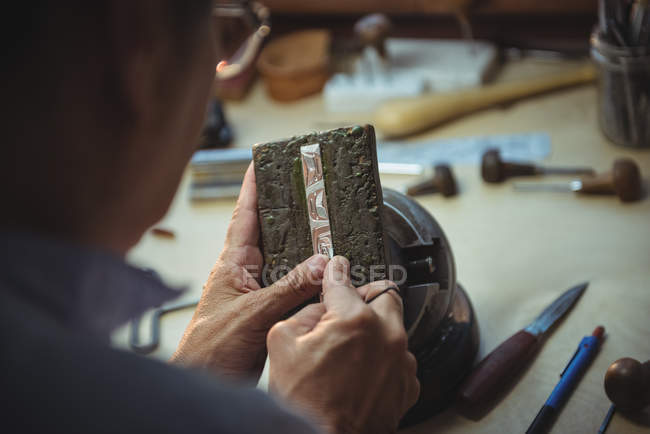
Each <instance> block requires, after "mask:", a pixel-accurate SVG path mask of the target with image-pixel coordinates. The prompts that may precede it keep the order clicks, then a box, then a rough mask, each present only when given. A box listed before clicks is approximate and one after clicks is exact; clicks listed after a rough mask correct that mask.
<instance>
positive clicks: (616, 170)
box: [514, 158, 643, 202]
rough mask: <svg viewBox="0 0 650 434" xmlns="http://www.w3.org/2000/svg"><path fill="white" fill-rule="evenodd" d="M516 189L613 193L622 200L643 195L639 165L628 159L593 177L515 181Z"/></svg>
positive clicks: (626, 200)
mask: <svg viewBox="0 0 650 434" xmlns="http://www.w3.org/2000/svg"><path fill="white" fill-rule="evenodd" d="M514 187H515V190H517V191H562V192H571V191H573V192H575V193H581V194H615V195H617V196H618V197H619V199H621V201H622V202H634V201H637V200H639V199H641V197H642V196H643V192H642V189H641V174H640V172H639V166H637V164H636V163H635V162H634V161H633V160H631V159H629V158H621V159H618V160H616V161H615V162H614V167H613V168H612V170H611V171H609V172H606V173H602V174H600V175H597V176H593V177H588V176H585V177H582V178H581V179H578V180H575V181H571V182H570V183H568V184H548V183H532V182H529V183H521V182H520V183H516V184H514Z"/></svg>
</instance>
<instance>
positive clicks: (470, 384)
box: [457, 282, 589, 420]
mask: <svg viewBox="0 0 650 434" xmlns="http://www.w3.org/2000/svg"><path fill="white" fill-rule="evenodd" d="M588 285H589V283H588V282H585V283H581V284H579V285H576V286H574V287H573V288H571V289H569V290H567V291H566V292H564V293H563V294H562V295H561V296H559V297H558V298H557V299H556V300H555V301H554V302H553V303H551V304H550V305H549V306H548V307H547V308H546V309H544V311H543V312H542V313H541V314H540V315H539V316H538V317H537V318H536V319H535V321H533V322H532V323H530V324H529V325H528V326H527V327H526V328H524V329H522V330H519V331H518V332H517V333H515V334H514V335H512V336H511V337H510V338H508V339H507V340H506V341H504V342H503V343H501V345H499V346H498V347H497V348H496V349H494V350H493V351H492V352H491V353H490V354H488V355H487V357H485V358H484V359H483V360H482V361H481V362H480V363H479V364H478V365H477V366H476V368H474V371H473V372H472V373H471V374H470V375H469V377H468V378H467V379H466V380H465V382H464V383H463V384H462V385H461V387H460V389H459V394H458V406H457V408H458V410H459V412H460V413H461V414H462V415H464V416H466V417H468V418H470V419H474V420H477V419H480V418H481V417H483V416H484V415H485V414H486V413H487V412H488V411H489V410H491V409H492V407H493V406H494V405H495V404H496V402H497V401H498V399H499V398H500V397H501V396H503V392H504V391H505V390H507V389H509V386H511V385H512V382H513V381H514V379H516V378H517V377H518V374H520V373H521V372H522V371H523V370H524V368H525V367H526V366H527V365H528V362H529V361H530V360H531V359H532V357H533V356H534V355H535V354H536V352H537V349H538V348H539V347H540V346H541V344H542V342H543V338H544V337H545V335H546V332H548V330H549V329H550V328H551V327H552V326H553V325H554V324H556V323H557V321H558V320H559V319H560V318H562V317H563V316H564V314H566V313H567V312H568V311H569V309H570V308H571V307H572V306H573V305H574V304H575V302H576V301H577V300H578V298H580V296H581V295H582V293H583V292H584V291H585V289H586V288H587V286H588Z"/></svg>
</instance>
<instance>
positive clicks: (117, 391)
mask: <svg viewBox="0 0 650 434" xmlns="http://www.w3.org/2000/svg"><path fill="white" fill-rule="evenodd" d="M8 307H9V305H8V304H5V305H4V307H3V308H0V315H3V318H2V319H0V323H1V324H0V336H1V337H2V340H3V347H2V350H1V354H2V357H1V358H2V365H3V369H2V370H0V386H1V389H2V390H3V395H4V397H5V399H3V401H5V403H4V404H3V405H4V407H5V408H4V410H6V414H7V417H8V418H9V419H14V420H13V421H11V420H6V419H5V421H4V422H5V423H9V425H10V426H11V425H14V426H21V427H23V429H22V431H23V432H65V433H76V432H84V433H87V432H93V433H116V432H120V433H131V432H133V433H136V432H137V433H142V432H156V433H177V432H178V433H181V432H182V433H185V432H192V433H267V432H268V433H270V432H286V433H299V432H305V433H310V432H313V430H312V429H311V428H310V427H309V425H308V424H306V423H305V422H304V421H303V420H302V419H300V418H298V417H296V416H294V415H292V414H291V413H289V412H287V411H285V410H284V409H282V408H281V407H280V406H278V405H277V404H276V403H275V402H274V401H273V400H272V399H270V398H269V397H268V396H267V395H266V394H264V393H262V392H260V391H258V390H255V389H251V388H240V387H235V386H232V385H227V384H224V383H221V382H219V381H218V380H217V379H216V378H215V377H213V376H211V375H207V374H204V373H200V372H194V371H189V370H185V369H181V368H179V367H175V366H171V365H168V364H166V363H162V362H159V361H156V360H152V359H148V358H144V357H141V356H137V355H135V354H132V353H129V352H126V351H120V350H116V349H113V348H110V347H108V346H107V345H105V344H103V343H101V342H99V341H95V340H93V339H92V338H91V337H89V336H87V335H82V334H75V333H71V332H69V331H67V330H65V329H64V328H62V327H60V325H58V324H57V323H55V322H53V321H51V320H49V319H48V318H46V317H43V316H39V315H32V312H27V313H26V312H24V311H20V310H19V311H16V309H8ZM21 313H22V315H21ZM3 413H4V411H3ZM10 422H15V423H10ZM16 423H17V425H16Z"/></svg>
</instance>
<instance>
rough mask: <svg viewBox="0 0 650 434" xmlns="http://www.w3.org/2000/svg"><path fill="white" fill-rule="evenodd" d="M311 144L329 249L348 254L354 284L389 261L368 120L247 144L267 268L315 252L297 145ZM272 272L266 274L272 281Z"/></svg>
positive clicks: (377, 274)
mask: <svg viewBox="0 0 650 434" xmlns="http://www.w3.org/2000/svg"><path fill="white" fill-rule="evenodd" d="M314 143H318V144H320V149H321V157H322V165H323V174H324V183H325V192H326V197H327V208H328V213H329V220H330V226H331V232H332V242H333V247H334V254H336V255H342V256H345V257H346V258H348V260H349V261H350V263H351V265H352V267H353V268H352V272H353V276H352V277H353V283H355V284H356V285H357V286H358V285H360V284H363V283H367V282H369V281H371V280H380V279H383V278H385V274H386V269H385V267H386V264H387V262H388V261H387V250H386V244H385V241H386V237H385V234H384V230H383V225H382V206H383V199H382V193H381V184H380V182H379V173H378V170H377V153H376V145H375V132H374V129H373V128H372V126H370V125H366V126H363V127H362V126H355V127H351V128H339V129H335V130H331V131H326V132H322V133H314V134H307V135H304V136H297V137H292V138H290V139H287V140H280V141H276V142H270V143H264V144H258V145H255V146H254V147H253V160H254V164H255V176H256V182H257V194H258V209H259V216H260V226H261V235H262V248H263V254H264V262H265V264H266V265H267V268H268V269H273V268H274V267H277V266H283V268H285V269H290V268H293V267H295V266H296V265H297V264H299V263H300V262H302V261H303V260H305V259H307V258H308V257H309V256H311V255H312V254H313V247H312V240H311V231H310V226H309V218H308V215H307V202H306V198H305V185H304V180H303V172H302V162H301V158H300V147H301V146H304V145H310V144H314ZM372 266H374V267H372ZM371 267H372V269H371ZM276 278H277V276H275V278H274V276H273V274H272V273H271V281H274V280H276Z"/></svg>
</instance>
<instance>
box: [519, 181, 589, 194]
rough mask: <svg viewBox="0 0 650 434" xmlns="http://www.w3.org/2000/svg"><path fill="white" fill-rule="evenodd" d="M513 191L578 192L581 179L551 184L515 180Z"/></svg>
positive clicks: (580, 186)
mask: <svg viewBox="0 0 650 434" xmlns="http://www.w3.org/2000/svg"><path fill="white" fill-rule="evenodd" d="M513 186H514V189H515V191H553V192H560V193H570V192H578V191H580V190H582V181H580V180H575V181H571V182H568V183H566V184H557V183H554V184H551V183H545V182H515V183H514V184H513Z"/></svg>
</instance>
